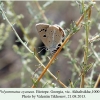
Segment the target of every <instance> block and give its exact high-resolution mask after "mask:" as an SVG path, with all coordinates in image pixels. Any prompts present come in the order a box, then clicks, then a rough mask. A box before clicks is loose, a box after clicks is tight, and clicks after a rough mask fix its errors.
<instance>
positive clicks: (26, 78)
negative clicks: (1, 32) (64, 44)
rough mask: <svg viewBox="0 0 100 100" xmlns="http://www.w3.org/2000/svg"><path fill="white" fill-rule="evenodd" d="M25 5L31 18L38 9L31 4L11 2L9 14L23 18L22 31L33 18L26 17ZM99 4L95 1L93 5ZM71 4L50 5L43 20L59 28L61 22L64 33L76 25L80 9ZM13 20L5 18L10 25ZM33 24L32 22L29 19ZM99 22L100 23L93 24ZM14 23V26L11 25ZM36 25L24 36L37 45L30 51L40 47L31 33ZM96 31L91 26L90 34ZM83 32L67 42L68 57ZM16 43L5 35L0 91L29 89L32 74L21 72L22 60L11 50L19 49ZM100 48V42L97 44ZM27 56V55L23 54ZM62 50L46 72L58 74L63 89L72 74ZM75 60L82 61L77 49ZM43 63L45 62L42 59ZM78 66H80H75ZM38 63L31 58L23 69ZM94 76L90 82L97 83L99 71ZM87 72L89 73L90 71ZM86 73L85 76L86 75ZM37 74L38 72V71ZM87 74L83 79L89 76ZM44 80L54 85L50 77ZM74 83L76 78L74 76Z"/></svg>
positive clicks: (0, 66) (21, 57)
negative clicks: (11, 7) (70, 26)
mask: <svg viewBox="0 0 100 100" xmlns="http://www.w3.org/2000/svg"><path fill="white" fill-rule="evenodd" d="M45 2H46V1H41V2H39V4H40V5H41V6H42V5H43V4H45ZM27 3H30V4H31V6H32V7H33V9H34V11H35V14H36V12H37V13H39V12H40V11H39V10H38V7H37V6H36V3H35V2H34V1H30V2H29V1H14V2H13V11H14V13H16V15H19V14H23V16H24V18H22V19H20V21H21V23H22V25H23V27H24V28H25V27H27V26H28V25H29V23H30V22H31V21H32V19H33V17H34V15H33V16H32V15H31V14H30V13H29V10H28V9H27V6H26V5H27ZM4 4H5V5H4V7H5V9H4V10H5V11H6V9H8V8H7V6H6V2H4ZM97 4H98V5H99V4H100V3H99V1H98V3H97ZM73 5H74V2H72V1H54V2H53V3H51V4H50V5H49V6H48V7H47V8H46V9H45V16H46V17H47V19H49V20H51V21H52V22H53V24H59V23H60V22H61V21H64V22H65V24H64V26H63V28H64V29H66V28H69V25H70V23H72V21H77V19H78V18H79V17H80V16H81V14H80V9H79V7H78V6H73ZM96 14H97V11H96V10H95V9H93V11H92V17H94V16H95V15H96ZM12 18H13V17H9V20H10V21H12V20H13V19H12ZM33 20H34V19H33ZM97 21H99V22H100V20H97ZM40 22H45V21H43V20H40ZM0 23H6V22H5V20H2V17H1V16H0ZM15 23H17V22H15ZM35 24H36V22H35V23H34V24H33V25H32V28H31V30H30V32H28V36H29V37H30V39H32V38H34V37H36V38H37V41H36V42H35V45H34V47H35V48H38V47H41V46H42V45H43V44H42V42H41V40H40V38H39V36H38V34H37V32H36V29H35ZM15 29H16V31H17V32H18V34H19V36H20V37H21V38H23V32H22V30H21V29H20V27H18V26H15ZM96 31H97V28H96V26H95V24H94V25H93V26H92V29H91V31H90V32H91V34H92V35H94V34H95V33H96ZM82 34H83V29H81V30H80V31H79V32H78V33H77V34H76V35H74V36H73V37H72V38H71V44H70V46H69V48H70V50H71V54H72V56H73V55H74V52H75V50H76V49H77V48H78V45H79V39H80V38H82ZM16 40H17V38H16V36H15V35H14V33H13V31H11V32H10V33H9V36H8V38H7V40H6V41H5V42H4V44H3V45H2V49H1V50H0V87H1V88H8V87H11V88H13V87H16V88H17V87H18V88H19V87H31V86H32V79H31V77H32V73H30V71H29V70H27V69H25V68H24V64H23V63H25V60H23V59H24V57H23V56H24V54H23V56H21V55H19V54H18V53H16V52H15V51H14V50H13V48H12V46H13V45H14V44H16V45H17V46H18V47H22V45H21V43H17V42H15V41H16ZM97 44H100V41H99V42H98V43H97ZM97 51H98V52H100V49H97ZM26 52H27V51H26ZM44 52H45V51H43V52H42V53H40V55H39V57H40V58H41V56H43V54H44ZM66 53H67V52H66V50H64V49H63V50H62V51H61V52H60V54H59V55H58V56H57V60H56V61H55V63H54V64H52V66H51V67H50V71H51V72H52V73H53V74H54V75H55V76H56V75H57V71H60V80H61V81H62V82H63V83H65V84H66V85H68V84H69V81H68V80H69V79H72V70H71V69H73V66H72V65H71V64H70V63H68V61H70V59H69V58H67V57H65V56H64V54H66ZM77 57H78V58H80V59H82V57H83V51H82V50H81V49H80V50H79V52H78V55H77ZM46 59H47V58H46ZM47 62H48V59H47V61H46V62H44V64H45V65H46V64H47ZM79 63H80V62H79ZM38 64H39V63H38V62H37V61H36V59H35V58H34V57H31V62H30V63H29V64H28V66H27V67H29V68H30V69H31V70H33V71H34V70H36V68H37V65H38ZM96 70H97V74H95V75H94V77H93V80H94V82H95V81H96V79H97V76H98V74H99V72H100V67H97V68H96ZM90 72H91V71H90ZM90 72H89V73H90ZM40 73H41V71H40ZM89 73H88V74H87V76H88V75H89ZM47 77H49V78H51V80H52V82H55V81H54V79H52V77H51V76H49V75H47ZM76 79H77V75H76Z"/></svg>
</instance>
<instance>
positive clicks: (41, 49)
mask: <svg viewBox="0 0 100 100" xmlns="http://www.w3.org/2000/svg"><path fill="white" fill-rule="evenodd" d="M42 50H46V48H43V49H41V50H40V51H39V52H38V53H37V54H39V53H41V52H42Z"/></svg>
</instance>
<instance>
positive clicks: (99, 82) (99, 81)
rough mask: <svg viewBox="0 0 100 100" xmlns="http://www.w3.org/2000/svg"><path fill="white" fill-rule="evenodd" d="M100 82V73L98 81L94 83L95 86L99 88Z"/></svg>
mask: <svg viewBox="0 0 100 100" xmlns="http://www.w3.org/2000/svg"><path fill="white" fill-rule="evenodd" d="M99 84H100V74H99V76H98V78H97V81H96V83H95V85H94V88H97V87H98V85H99Z"/></svg>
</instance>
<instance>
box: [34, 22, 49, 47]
mask: <svg viewBox="0 0 100 100" xmlns="http://www.w3.org/2000/svg"><path fill="white" fill-rule="evenodd" d="M48 28H49V24H44V23H39V24H36V29H37V31H38V34H39V36H40V38H41V40H42V42H43V43H44V44H45V46H46V47H47V48H49V44H50V43H49V37H48V36H47V29H48Z"/></svg>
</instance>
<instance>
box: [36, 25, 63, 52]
mask: <svg viewBox="0 0 100 100" xmlns="http://www.w3.org/2000/svg"><path fill="white" fill-rule="evenodd" d="M36 29H37V31H38V34H39V36H40V38H41V40H42V42H43V43H44V44H45V46H46V48H47V50H48V51H50V53H54V52H56V51H57V50H58V49H59V47H60V46H61V44H62V42H63V40H64V37H65V33H64V30H63V29H62V28H61V27H60V26H58V25H49V24H45V23H39V24H36Z"/></svg>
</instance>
